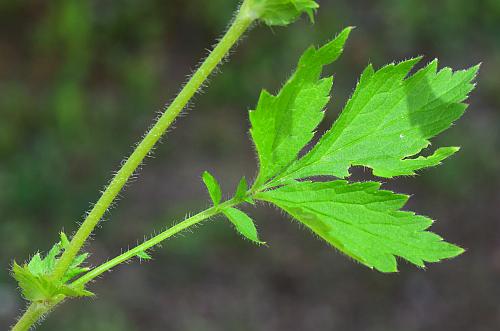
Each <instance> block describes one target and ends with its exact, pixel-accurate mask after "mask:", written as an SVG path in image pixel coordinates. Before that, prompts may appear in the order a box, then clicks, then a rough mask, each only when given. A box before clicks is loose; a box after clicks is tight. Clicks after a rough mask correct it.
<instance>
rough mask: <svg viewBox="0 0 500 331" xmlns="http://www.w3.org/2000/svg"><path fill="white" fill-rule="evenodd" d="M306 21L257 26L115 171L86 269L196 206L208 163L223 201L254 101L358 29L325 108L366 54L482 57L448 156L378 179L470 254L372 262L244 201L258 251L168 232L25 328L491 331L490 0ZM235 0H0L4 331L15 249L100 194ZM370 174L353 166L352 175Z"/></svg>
mask: <svg viewBox="0 0 500 331" xmlns="http://www.w3.org/2000/svg"><path fill="white" fill-rule="evenodd" d="M319 2H320V4H321V10H320V11H319V12H318V16H317V23H316V24H315V25H311V24H309V23H308V22H307V21H306V20H305V19H303V20H301V21H300V22H298V23H296V24H294V25H292V26H290V27H288V28H286V29H283V28H275V29H269V28H267V27H264V26H258V27H256V28H255V29H254V30H253V31H252V32H251V33H249V34H248V37H247V38H246V39H245V40H244V42H242V43H241V44H240V46H239V47H238V49H237V52H235V54H234V55H233V56H232V58H231V61H230V63H228V64H225V65H224V66H223V68H222V73H221V74H218V75H216V76H213V77H212V79H211V82H210V85H209V86H208V87H207V88H206V89H205V90H204V93H203V94H201V95H199V96H198V97H197V98H196V101H195V103H194V104H193V106H192V107H191V109H190V110H189V112H188V113H189V115H188V116H184V117H183V118H181V119H180V120H178V121H177V123H176V129H175V130H172V131H171V132H170V133H169V135H168V138H167V139H164V142H163V144H161V145H160V146H158V148H157V150H156V153H155V157H154V158H150V159H148V160H147V162H146V166H145V167H144V168H143V170H142V171H141V172H140V176H139V177H138V179H136V180H135V181H134V182H133V183H131V184H129V185H128V188H127V190H126V191H125V192H124V193H123V194H122V197H121V199H120V200H121V201H119V203H118V204H117V206H116V208H114V209H113V210H112V212H111V213H110V214H109V215H108V216H107V218H108V220H109V222H105V223H103V224H102V226H101V227H100V228H99V229H98V231H97V232H96V236H95V240H93V241H92V242H91V244H90V245H89V246H88V250H89V251H90V252H91V253H92V257H91V262H92V263H93V264H94V265H95V264H98V263H100V262H102V261H104V260H105V259H106V258H108V257H110V256H114V255H116V254H119V253H120V251H121V250H122V249H124V248H126V247H128V246H130V245H134V244H135V243H136V242H137V240H138V239H141V238H142V237H143V235H144V234H148V233H151V232H152V231H153V230H154V229H156V230H160V229H162V228H163V227H165V226H167V225H170V224H172V223H173V222H175V221H177V220H180V219H182V218H183V217H184V215H185V214H186V213H187V212H188V211H193V212H194V211H198V210H201V209H202V208H205V207H206V206H207V205H208V198H207V194H206V193H205V191H204V187H203V185H202V183H201V181H200V174H201V173H202V171H203V170H209V171H211V172H212V173H214V174H215V175H216V177H218V178H219V179H220V181H221V182H222V185H223V189H224V191H225V193H226V195H229V194H230V193H232V191H233V189H234V187H235V185H236V183H237V181H238V179H239V178H240V176H242V175H246V176H247V177H249V178H253V176H254V175H255V172H256V164H255V156H254V154H253V150H252V146H251V143H250V141H249V139H248V134H247V132H248V126H249V123H248V119H247V110H248V109H250V108H251V107H253V106H254V105H255V104H256V100H257V96H258V93H259V91H260V89H261V88H267V89H269V90H271V91H276V90H277V89H278V88H279V87H280V85H281V83H282V82H283V81H284V80H285V79H286V78H287V76H288V75H289V74H290V73H291V71H292V69H293V68H294V66H295V63H296V61H297V59H298V57H299V55H300V54H301V52H302V51H303V50H304V49H305V48H306V47H308V46H309V45H311V44H316V45H319V44H322V43H324V42H325V41H327V40H329V39H330V38H332V37H333V36H334V35H335V34H336V33H337V32H338V31H340V29H341V28H342V27H345V26H348V25H355V26H357V29H356V30H355V31H354V33H353V34H352V36H351V38H350V40H349V42H348V46H347V48H346V51H345V54H344V56H343V57H342V58H341V60H340V61H338V62H337V63H336V64H334V65H333V66H332V67H331V68H329V71H330V72H335V73H336V84H335V99H334V101H332V103H331V105H330V106H329V112H328V114H329V115H328V118H327V121H326V123H325V124H323V127H322V128H323V129H325V128H326V127H327V126H328V125H330V124H331V122H332V121H333V120H334V119H335V117H336V115H337V114H338V111H339V109H341V108H342V105H343V104H344V103H345V101H346V99H347V98H348V96H349V94H350V93H351V91H352V90H353V88H354V86H355V83H356V80H357V78H358V77H359V74H360V72H361V71H362V69H363V68H364V66H365V65H366V64H367V63H369V62H372V63H374V64H375V66H381V65H383V64H385V63H388V62H391V61H393V60H402V59H405V58H409V57H412V56H415V55H420V54H423V55H425V59H426V61H429V60H431V59H433V58H435V57H437V58H439V59H440V61H441V64H442V65H445V66H451V67H453V68H457V69H459V68H465V67H468V66H471V65H474V64H476V63H478V62H483V66H482V70H481V74H480V77H479V85H478V89H477V90H476V91H475V92H474V93H473V95H472V97H471V98H470V104H471V107H470V110H469V111H468V112H467V113H466V115H465V116H464V117H463V119H462V120H460V121H459V122H458V123H457V124H456V125H455V126H454V127H453V128H452V129H451V130H449V131H448V132H446V133H444V134H442V135H441V136H440V137H439V138H438V139H436V140H435V141H434V145H435V146H440V145H460V146H463V149H462V151H461V152H460V153H459V154H458V155H457V156H454V157H453V158H452V159H450V160H448V161H447V162H446V163H445V164H444V165H443V166H441V167H438V168H435V169H430V170H426V171H424V172H422V173H421V175H419V176H417V177H415V178H400V179H397V180H395V181H386V187H388V188H392V189H394V190H397V191H398V192H403V193H411V194H413V197H412V199H411V201H410V203H409V205H408V208H410V209H412V210H416V211H418V212H419V213H422V214H425V215H429V216H431V217H432V218H434V219H437V220H438V222H436V224H435V225H434V227H433V230H434V231H436V232H438V233H440V234H442V235H444V236H445V237H446V238H447V239H448V240H449V241H451V242H454V243H458V244H460V245H461V246H463V247H465V248H467V250H468V251H467V253H466V254H464V255H463V256H461V257H459V258H457V259H455V260H452V261H445V262H442V263H439V264H435V265H431V266H430V267H429V269H428V270H425V271H423V270H418V269H417V268H415V267H413V266H410V265H408V264H407V263H404V262H402V263H401V267H400V269H401V270H400V272H399V273H398V274H394V275H384V274H380V273H377V272H375V271H371V270H369V269H367V268H365V267H362V266H360V265H358V264H356V263H353V262H352V261H350V260H349V259H347V258H345V257H344V256H341V255H340V254H338V253H337V252H335V251H334V250H333V249H330V248H329V247H328V246H327V245H326V244H325V243H323V242H321V241H319V240H317V239H315V238H314V237H313V236H311V235H310V234H309V232H308V231H306V230H305V229H301V228H299V227H298V226H297V225H296V224H292V223H291V222H289V221H288V220H287V219H286V218H284V217H282V215H281V214H280V212H277V211H275V210H272V209H270V208H267V207H265V206H261V207H259V208H257V209H255V208H248V209H247V211H248V212H249V213H250V214H251V215H252V216H253V217H254V218H255V219H256V220H257V222H258V225H259V230H260V234H261V237H262V238H263V239H264V240H265V241H267V242H268V243H269V247H260V248H259V247H255V246H253V245H252V244H250V243H249V242H248V241H243V240H241V239H240V238H239V237H238V235H236V234H235V233H234V231H233V230H232V229H231V227H230V226H228V224H226V222H224V221H223V220H218V221H217V222H212V223H206V224H204V225H203V226H202V227H200V228H197V229H196V230H195V231H194V232H193V233H185V234H184V235H181V236H178V237H177V238H174V239H172V240H170V241H168V242H167V243H166V244H165V245H164V246H163V247H162V248H158V249H156V250H155V252H154V261H152V262H148V263H143V264H142V265H141V264H139V262H134V263H131V264H128V265H124V266H120V267H118V268H116V270H115V272H113V273H110V274H106V275H105V277H103V278H102V279H100V280H98V281H97V282H96V283H95V284H93V285H92V286H91V287H92V290H94V291H95V292H96V293H98V297H97V298H96V299H91V300H74V301H71V302H68V303H67V304H65V305H64V306H62V307H60V308H58V309H57V311H55V312H54V313H53V314H52V315H51V316H50V317H49V318H48V319H47V320H46V321H45V322H44V323H43V325H42V326H40V327H39V329H38V330H72V331H80V330H93V331H114V330H121V331H133V330H153V331H154V330H172V331H177V330H183V331H191V330H192V331H205V330H206V331H212V330H241V331H246V330H249V331H250V330H262V331H268V330H269V331H271V330H277V331H281V330H290V331H295V330H297V331H299V330H301V331H302V330H342V331H351V330H352V331H354V330H356V331H361V330H369V331H378V330H384V331H418V330H422V331H423V330H425V331H434V330H435V331H437V330H455V331H459V330H477V331H483V330H485V331H486V330H499V329H500V235H499V234H500V222H499V216H498V206H499V205H500V191H499V188H498V187H499V185H500V172H499V170H500V154H499V152H498V151H499V144H500V131H499V128H500V124H499V118H500V114H499V109H500V93H499V92H500V90H499V86H500V37H499V36H500V1H498V0H475V1H470V0H440V1H436V0H434V1H430V0H378V1H361V0H355V1H354V0H335V1H326V0H324V1H319ZM237 4H238V1H237V0H210V1H203V0H182V1H181V0H168V1H161V0H142V1H136V0H122V1H98V0H93V1H82V0H52V1H29V0H19V1H17V0H16V1H15V0H2V1H0V26H1V28H0V116H1V118H0V160H1V161H0V220H1V221H0V265H1V271H0V329H1V330H5V329H7V327H8V325H10V324H11V323H12V322H13V320H14V318H15V317H16V316H17V315H18V314H19V313H20V312H21V310H22V309H23V306H24V303H23V301H22V299H20V297H19V295H18V293H17V290H16V284H15V282H14V281H13V280H12V279H11V278H10V276H9V270H8V269H9V265H10V264H11V261H12V259H13V258H16V259H17V261H19V262H20V261H23V260H25V259H27V258H29V256H30V254H32V253H33V252H35V251H36V250H40V251H46V250H47V249H49V248H50V247H51V245H52V244H53V243H54V242H56V241H57V233H58V231H59V230H61V229H65V230H66V231H67V232H70V233H71V232H72V231H74V230H75V229H76V222H78V221H81V215H82V214H83V212H84V211H85V210H87V209H88V208H89V205H90V203H91V202H94V201H95V200H96V199H97V198H98V195H99V190H100V189H102V187H103V184H104V183H106V182H107V181H108V180H109V179H110V176H111V174H112V170H116V169H117V168H118V166H119V164H120V161H121V160H122V159H123V157H124V155H125V154H128V153H130V151H131V146H133V145H134V143H135V142H136V141H137V140H138V139H139V138H140V137H141V135H142V133H143V132H144V131H145V129H146V128H148V126H149V125H150V123H151V120H152V119H153V118H154V117H155V116H156V111H158V110H160V109H161V108H162V106H163V104H164V103H165V102H167V101H168V100H171V99H172V98H173V96H174V95H175V93H176V92H177V91H178V90H179V86H180V84H181V83H182V82H184V81H185V80H186V77H187V75H189V73H190V72H192V70H193V69H194V68H195V67H196V66H197V64H198V62H199V61H200V58H201V57H202V56H205V55H206V53H207V49H208V48H210V47H211V45H212V44H213V43H214V40H216V38H218V37H219V36H220V35H221V33H222V32H223V31H224V29H225V28H226V24H227V22H228V20H229V19H230V18H231V15H232V11H233V9H235V7H236V6H237ZM366 174H367V171H363V170H359V169H357V170H356V171H355V176H356V178H364V177H365V175H366Z"/></svg>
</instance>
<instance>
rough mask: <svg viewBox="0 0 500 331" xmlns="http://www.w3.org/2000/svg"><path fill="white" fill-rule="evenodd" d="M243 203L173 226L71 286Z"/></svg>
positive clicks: (224, 205) (210, 210) (231, 203)
mask: <svg viewBox="0 0 500 331" xmlns="http://www.w3.org/2000/svg"><path fill="white" fill-rule="evenodd" d="M242 202H243V201H242V200H240V199H238V200H236V199H231V200H228V201H226V202H224V203H222V204H220V205H218V206H216V207H211V208H208V209H206V210H204V211H202V212H200V213H198V214H196V215H194V216H191V217H189V218H187V219H185V220H184V221H182V222H180V223H178V224H176V225H174V226H172V227H171V228H169V229H167V230H165V231H163V232H162V233H160V234H158V235H156V236H154V237H153V238H151V239H149V240H147V241H145V242H143V243H142V244H140V245H138V246H136V247H134V248H132V249H131V250H128V251H127V252H125V253H123V254H120V255H119V256H117V257H115V258H114V259H112V260H109V261H108V262H106V263H103V264H101V265H100V266H98V267H96V268H93V269H92V270H91V271H89V272H87V273H86V274H85V275H83V276H82V277H80V278H78V279H77V280H76V281H74V282H73V283H72V284H71V285H74V286H81V285H85V284H87V283H88V282H90V281H91V280H93V279H95V278H96V277H98V276H100V275H102V274H103V273H105V272H106V271H109V270H111V269H112V268H114V267H116V266H117V265H119V264H121V263H123V262H126V261H128V260H130V259H132V258H134V257H136V256H137V254H138V253H141V252H144V251H146V250H148V249H150V248H152V247H154V246H156V245H158V244H159V243H161V242H162V241H164V240H166V239H168V238H170V237H172V236H174V235H176V234H177V233H179V232H181V231H183V230H185V229H187V228H189V227H191V226H193V225H196V224H199V223H200V222H202V221H204V220H207V219H209V218H211V217H213V216H216V215H218V214H220V213H221V212H222V210H224V209H225V208H229V207H233V206H235V205H238V204H240V203H242Z"/></svg>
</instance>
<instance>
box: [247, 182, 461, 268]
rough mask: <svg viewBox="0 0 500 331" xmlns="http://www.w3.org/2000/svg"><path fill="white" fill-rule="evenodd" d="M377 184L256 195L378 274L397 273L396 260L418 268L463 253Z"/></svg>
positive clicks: (308, 186)
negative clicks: (404, 209) (398, 259)
mask: <svg viewBox="0 0 500 331" xmlns="http://www.w3.org/2000/svg"><path fill="white" fill-rule="evenodd" d="M379 188H380V183H375V182H365V183H354V184H349V183H347V182H346V181H332V182H299V183H296V184H292V185H287V186H283V187H280V188H277V189H275V190H272V191H266V192H262V193H259V194H258V196H257V197H256V198H257V199H260V200H264V201H267V202H271V203H273V204H275V205H276V206H278V207H280V208H281V209H283V210H285V211H286V212H287V213H289V214H290V215H292V216H293V217H294V218H295V219H297V220H299V221H300V222H301V223H303V224H305V225H306V226H307V227H309V228H310V229H311V230H312V231H313V232H315V233H316V234H318V235H319V236H320V237H321V238H323V239H324V240H325V241H327V242H329V243H330V244H331V245H333V246H334V247H336V248H337V249H338V250H340V251H341V252H343V253H345V254H346V255H348V256H350V257H352V258H354V259H355V260H357V261H359V262H361V263H362V264H364V265H366V266H368V267H370V268H375V269H377V270H379V271H381V272H395V271H397V262H396V257H397V256H398V257H402V258H404V259H406V260H407V261H409V262H411V263H413V264H415V265H417V266H419V267H424V265H425V262H437V261H440V260H443V259H447V258H452V257H455V256H457V255H459V254H461V253H463V249H461V248H459V247H457V246H455V245H452V244H449V243H446V242H444V241H443V240H442V238H441V237H439V236H438V235H436V234H434V233H432V232H428V231H426V230H427V229H428V228H429V227H430V226H431V224H432V221H431V220H430V219H428V218H427V217H423V216H418V215H415V214H414V213H412V212H406V211H401V210H400V209H401V208H402V207H403V206H404V205H405V203H406V201H407V199H408V197H407V196H405V195H400V194H395V193H393V192H390V191H385V190H380V189H379Z"/></svg>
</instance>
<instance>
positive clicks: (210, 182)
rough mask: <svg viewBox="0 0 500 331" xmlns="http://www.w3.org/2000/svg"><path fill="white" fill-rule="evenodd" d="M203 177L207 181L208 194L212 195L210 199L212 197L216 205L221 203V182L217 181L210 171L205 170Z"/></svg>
mask: <svg viewBox="0 0 500 331" xmlns="http://www.w3.org/2000/svg"><path fill="white" fill-rule="evenodd" d="M202 179H203V182H204V183H205V186H206V188H207V191H208V194H209V195H210V199H212V202H213V204H214V206H217V205H219V203H220V202H221V199H222V190H221V188H220V185H219V183H218V182H217V179H215V177H214V176H212V174H210V173H209V172H208V171H205V172H204V173H203V176H202Z"/></svg>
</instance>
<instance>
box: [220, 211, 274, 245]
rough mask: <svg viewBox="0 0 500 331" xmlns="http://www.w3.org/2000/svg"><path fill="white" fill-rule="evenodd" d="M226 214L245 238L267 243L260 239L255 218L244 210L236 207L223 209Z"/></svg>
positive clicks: (258, 242) (257, 242)
mask: <svg viewBox="0 0 500 331" xmlns="http://www.w3.org/2000/svg"><path fill="white" fill-rule="evenodd" d="M223 213H224V215H225V216H226V217H227V219H228V220H229V221H230V222H231V223H233V225H234V227H235V228H236V230H237V231H238V232H239V233H240V234H241V235H242V236H243V237H245V238H247V239H249V240H250V241H253V242H254V243H256V244H259V245H261V244H265V243H264V242H262V241H260V239H259V235H258V234H257V228H256V227H255V224H254V222H253V220H252V219H251V218H250V217H249V216H248V215H247V214H246V213H244V212H242V211H241V210H239V209H236V208H232V207H231V208H225V209H224V210H223Z"/></svg>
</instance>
